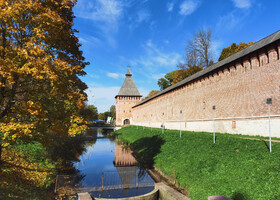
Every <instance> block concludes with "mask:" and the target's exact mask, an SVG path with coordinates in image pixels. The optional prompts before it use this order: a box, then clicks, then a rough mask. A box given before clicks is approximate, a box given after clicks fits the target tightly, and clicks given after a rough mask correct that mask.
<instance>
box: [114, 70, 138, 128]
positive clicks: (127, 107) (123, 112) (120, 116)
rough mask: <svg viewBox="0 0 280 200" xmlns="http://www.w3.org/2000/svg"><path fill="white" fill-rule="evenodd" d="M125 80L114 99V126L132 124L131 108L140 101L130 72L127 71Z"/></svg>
mask: <svg viewBox="0 0 280 200" xmlns="http://www.w3.org/2000/svg"><path fill="white" fill-rule="evenodd" d="M125 76H126V78H125V80H124V82H123V85H122V87H121V89H120V91H119V93H118V94H117V96H116V97H115V98H116V125H126V124H131V123H132V113H131V112H132V109H131V108H132V107H133V106H134V105H135V104H137V103H138V102H139V101H141V97H142V95H140V93H139V91H138V89H137V87H136V85H135V83H134V81H133V79H132V74H131V73H130V70H129V69H127V73H126V75H125Z"/></svg>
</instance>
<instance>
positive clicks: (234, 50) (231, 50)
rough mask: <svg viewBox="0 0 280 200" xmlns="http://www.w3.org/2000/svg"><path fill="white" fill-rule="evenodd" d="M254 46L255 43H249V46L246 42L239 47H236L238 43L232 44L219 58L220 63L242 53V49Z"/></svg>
mask: <svg viewBox="0 0 280 200" xmlns="http://www.w3.org/2000/svg"><path fill="white" fill-rule="evenodd" d="M252 44H254V42H249V43H248V44H247V43H245V42H240V43H239V44H238V45H236V43H232V44H231V45H230V46H229V47H227V48H223V50H222V52H221V55H220V57H219V61H221V60H223V59H225V58H227V57H229V56H230V55H232V54H235V53H237V52H238V51H241V50H242V49H245V48H247V47H248V46H250V45H252Z"/></svg>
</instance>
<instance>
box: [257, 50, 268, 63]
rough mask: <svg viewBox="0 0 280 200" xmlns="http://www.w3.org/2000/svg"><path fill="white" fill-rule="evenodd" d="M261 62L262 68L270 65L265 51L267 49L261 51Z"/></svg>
mask: <svg viewBox="0 0 280 200" xmlns="http://www.w3.org/2000/svg"><path fill="white" fill-rule="evenodd" d="M259 61H260V66H264V65H265V64H267V63H268V56H267V51H265V49H261V50H260V51H259Z"/></svg>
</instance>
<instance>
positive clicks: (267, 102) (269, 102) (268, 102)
mask: <svg viewBox="0 0 280 200" xmlns="http://www.w3.org/2000/svg"><path fill="white" fill-rule="evenodd" d="M266 104H267V107H268V132H269V152H271V151H272V149H271V129H270V105H271V104H272V98H267V99H266Z"/></svg>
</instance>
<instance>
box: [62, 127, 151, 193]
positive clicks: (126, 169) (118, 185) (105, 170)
mask: <svg viewBox="0 0 280 200" xmlns="http://www.w3.org/2000/svg"><path fill="white" fill-rule="evenodd" d="M87 138H88V142H87V143H86V150H85V152H84V153H83V154H82V155H80V157H79V160H80V161H79V162H75V163H74V167H75V168H76V169H77V170H78V172H79V173H78V174H79V176H78V177H79V178H75V176H72V177H71V178H70V177H68V179H67V180H66V181H65V180H63V179H65V178H59V180H58V182H59V183H60V184H62V185H63V187H66V186H65V182H67V184H66V185H67V187H68V188H72V191H75V192H76V191H84V192H90V193H91V195H92V196H93V197H105V198H108V197H111V198H118V197H130V196H137V195H140V194H145V193H147V192H150V191H151V190H153V188H154V181H153V179H152V178H151V177H150V176H149V174H148V173H147V172H146V171H145V170H143V169H141V168H140V167H139V164H138V162H137V160H136V159H135V158H134V157H133V155H132V152H131V150H130V149H128V148H124V147H123V146H121V145H119V144H117V143H115V140H114V139H113V138H107V137H106V132H104V130H102V129H97V130H94V129H91V130H90V131H89V132H88V134H87ZM64 177H65V176H64ZM81 177H82V178H81ZM58 187H62V186H58Z"/></svg>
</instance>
